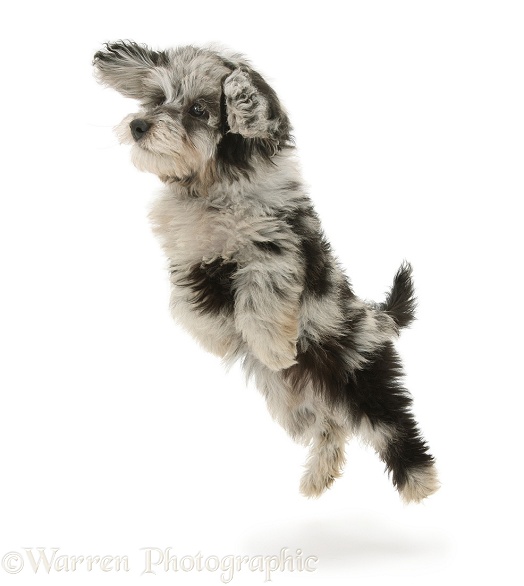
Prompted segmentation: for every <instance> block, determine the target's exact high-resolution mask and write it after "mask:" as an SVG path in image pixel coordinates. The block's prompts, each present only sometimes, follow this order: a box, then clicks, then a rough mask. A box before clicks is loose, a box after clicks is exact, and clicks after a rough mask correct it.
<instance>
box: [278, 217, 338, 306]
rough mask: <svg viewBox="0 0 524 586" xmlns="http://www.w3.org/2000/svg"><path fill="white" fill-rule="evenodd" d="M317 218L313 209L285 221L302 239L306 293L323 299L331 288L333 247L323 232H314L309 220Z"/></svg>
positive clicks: (301, 247)
mask: <svg viewBox="0 0 524 586" xmlns="http://www.w3.org/2000/svg"><path fill="white" fill-rule="evenodd" d="M311 218H316V215H315V212H314V210H313V208H312V207H308V208H305V209H302V210H298V211H296V212H295V213H293V214H292V215H287V216H285V217H284V218H283V219H284V220H285V221H286V222H287V224H288V225H289V226H290V227H291V229H292V230H293V232H294V233H295V234H296V235H297V236H298V237H299V238H300V251H301V254H302V258H303V262H304V268H305V281H304V291H305V292H306V293H309V294H310V295H315V296H317V297H322V296H323V295H325V294H326V293H328V291H329V290H330V288H331V278H330V275H331V269H332V267H331V261H330V256H331V247H330V245H329V243H328V241H327V240H326V238H325V237H324V234H322V232H319V231H316V230H312V228H311V227H310V225H309V222H308V219H309V220H310V219H311Z"/></svg>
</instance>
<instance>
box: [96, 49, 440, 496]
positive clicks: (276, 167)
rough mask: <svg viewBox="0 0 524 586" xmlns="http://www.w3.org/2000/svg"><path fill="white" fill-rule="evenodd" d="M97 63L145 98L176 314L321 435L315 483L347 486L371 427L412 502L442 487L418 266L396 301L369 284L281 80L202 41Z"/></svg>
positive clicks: (396, 287) (145, 155) (149, 156)
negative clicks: (313, 167)
mask: <svg viewBox="0 0 524 586" xmlns="http://www.w3.org/2000/svg"><path fill="white" fill-rule="evenodd" d="M94 65H95V68H96V73H97V77H98V79H99V81H101V82H102V83H104V84H106V85H108V86H110V87H112V88H114V89H116V90H118V91H119V92H120V93H121V94H123V95H124V96H126V97H129V98H134V99H135V100H138V102H139V103H140V110H139V111H138V112H137V113H135V114H131V115H129V116H127V117H126V118H125V119H124V120H123V121H122V123H121V124H120V125H119V126H118V127H117V132H118V135H119V136H120V139H121V141H122V142H123V143H126V144H130V145H132V149H131V153H132V159H133V162H134V164H135V165H136V166H137V167H138V168H139V169H141V170H143V171H149V172H151V173H154V174H156V175H157V176H158V177H159V178H160V179H161V180H162V181H163V182H164V184H165V189H164V191H163V195H162V196H161V197H160V199H159V200H158V201H157V202H156V204H155V205H154V207H153V209H152V212H151V219H152V223H153V226H154V231H155V233H156V234H157V236H158V238H159V239H160V242H161V244H162V246H163V248H164V250H165V253H166V255H167V257H168V259H169V270H170V279H171V283H172V296H171V309H172V313H173V316H174V317H175V319H176V320H177V321H178V322H179V323H180V324H181V325H182V326H184V327H185V328H186V329H187V330H188V331H189V332H190V333H191V334H192V335H193V336H194V337H195V338H196V339H197V340H198V341H199V342H200V343H201V344H202V346H204V348H206V349H207V350H209V351H210V352H213V353H214V354H217V355H218V356H220V357H221V358H223V359H224V360H225V361H226V362H231V361H235V360H237V359H241V360H242V363H243V367H244V368H245V370H246V372H247V373H248V375H250V376H253V377H254V379H255V381H256V384H257V386H258V388H259V389H260V391H261V392H262V393H263V394H264V396H265V398H266V400H267V404H268V408H269V411H270V412H271V414H272V416H273V417H274V418H275V419H276V420H277V421H278V422H279V423H280V424H281V425H282V426H283V427H284V428H285V429H286V431H287V432H288V433H289V434H290V435H291V437H292V438H293V439H295V440H296V441H298V442H301V443H303V444H304V445H309V446H310V450H311V451H310V454H309V458H308V461H307V466H306V471H305V473H304V475H303V477H302V481H301V485H300V489H301V492H302V493H303V494H304V495H306V496H308V497H314V496H319V495H320V494H322V493H323V492H324V491H325V490H326V489H327V488H328V487H330V486H331V485H332V483H333V481H334V479H335V478H337V477H339V476H340V474H341V469H342V466H343V464H344V461H345V457H344V448H345V443H346V440H347V439H348V438H349V437H350V436H351V435H353V434H358V435H360V436H361V437H362V438H363V439H364V440H365V441H366V442H368V443H369V444H370V445H371V446H372V447H373V448H374V449H375V450H376V452H377V453H378V455H379V456H380V458H381V459H382V460H383V462H384V463H385V465H386V469H387V470H388V472H389V473H391V477H392V481H393V484H394V485H395V487H396V488H397V489H398V491H399V493H400V495H401V496H402V498H403V499H404V500H405V501H406V502H410V501H420V500H422V499H423V498H425V497H427V496H428V495H430V494H432V493H433V492H434V491H435V490H436V489H437V488H438V481H437V475H436V471H435V467H434V459H433V457H432V456H431V455H430V454H429V452H428V446H427V444H426V443H425V441H424V440H423V439H422V437H421V435H420V432H419V430H418V428H417V424H416V422H415V420H414V418H413V416H412V414H411V412H410V407H411V397H410V395H409V393H408V391H407V390H406V389H405V388H403V386H402V380H401V378H402V368H401V363H400V361H399V358H398V356H397V353H396V351H395V349H394V346H393V340H394V339H395V338H396V336H398V334H399V330H400V329H401V328H403V327H405V326H407V325H408V324H409V323H410V322H411V321H412V320H413V318H414V308H415V300H414V294H413V285H412V279H411V267H410V266H409V265H408V264H403V265H402V266H401V267H400V269H399V271H398V273H397V274H396V276H395V279H394V282H393V286H392V288H391V290H390V292H389V294H388V296H387V299H386V301H385V302H384V303H381V304H372V303H368V302H364V301H362V300H360V299H359V298H358V297H357V296H356V295H355V294H354V292H353V290H352V288H351V286H350V284H349V282H348V280H347V278H346V276H345V275H344V272H343V270H342V269H341V267H340V266H339V264H338V262H337V260H336V258H335V257H334V255H333V253H332V251H331V248H330V245H329V243H328V242H327V240H326V238H325V236H324V234H323V232H322V229H321V225H320V223H319V219H318V217H317V215H316V213H315V211H314V210H313V207H312V204H311V201H310V199H309V198H308V196H307V194H306V192H305V189H304V186H303V182H302V179H301V176H300V172H299V170H298V165H297V163H296V161H295V159H294V148H293V142H292V137H291V134H290V132H291V125H290V123H289V119H288V116H287V114H286V112H285V110H284V108H283V107H282V105H281V103H280V101H279V99H278V97H277V95H276V94H275V92H274V91H273V89H272V88H271V87H270V86H269V85H268V84H267V83H266V81H265V80H264V79H263V78H262V77H261V75H260V74H258V73H257V72H256V71H254V70H253V69H252V67H251V65H250V64H249V63H248V62H247V61H245V60H244V59H243V58H242V57H240V56H238V55H224V54H221V53H219V52H217V51H213V50H210V49H205V48H196V47H192V46H188V47H182V48H178V49H169V50H166V51H153V50H151V49H149V48H148V47H146V46H144V45H138V44H136V43H134V42H129V41H126V42H115V43H108V44H106V45H105V47H104V49H103V50H101V51H99V52H97V53H96V55H95V57H94Z"/></svg>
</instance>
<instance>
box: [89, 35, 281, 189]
mask: <svg viewBox="0 0 524 586" xmlns="http://www.w3.org/2000/svg"><path fill="white" fill-rule="evenodd" d="M94 65H95V67H96V72H97V77H98V79H99V80H100V81H101V82H102V83H104V84H106V85H108V86H111V87H113V88H114V89H116V90H118V91H119V92H120V93H121V94H123V95H124V96H126V97H129V98H133V99H136V100H138V102H139V103H140V106H141V109H140V111H139V112H137V113H135V114H131V115H129V116H127V117H126V118H125V119H124V120H123V121H122V122H121V123H120V125H119V126H118V127H117V132H118V134H119V136H120V139H121V141H122V142H124V143H127V144H132V145H133V148H132V158H133V162H134V163H135V165H136V166H137V167H138V168H139V169H141V170H144V171H150V172H152V173H155V174H156V175H158V176H159V177H160V178H161V179H162V180H164V181H178V182H181V183H183V184H186V185H188V186H189V185H194V184H201V183H204V184H209V183H212V182H213V181H214V180H216V179H217V178H218V177H229V178H232V179H235V178H237V177H238V175H239V173H249V171H250V170H251V169H252V167H253V166H254V163H255V159H257V158H258V159H261V160H269V159H271V157H273V156H274V155H275V154H276V153H277V152H278V151H279V150H280V149H282V148H284V147H286V146H289V144H290V141H291V137H290V130H291V128H290V124H289V120H288V118H287V115H286V113H285V112H284V110H283V108H282V106H281V105H280V102H279V100H278V98H277V96H276V94H275V92H274V91H273V90H272V89H271V88H270V87H269V85H268V84H267V83H266V82H265V81H264V79H263V78H262V77H261V76H260V75H259V74H258V73H256V72H255V71H253V69H252V68H251V67H250V66H249V65H248V64H247V63H246V62H245V61H243V60H241V59H237V58H227V57H224V56H221V55H220V54H219V53H217V52H215V51H212V50H209V49H201V48H196V47H191V46H189V47H181V48H178V49H170V50H167V51H153V50H151V49H149V48H148V47H146V46H144V45H138V44H136V43H133V42H128V41H126V42H123V41H122V42H116V43H107V44H106V45H105V48H104V50H102V51H99V52H97V53H96V54H95V57H94Z"/></svg>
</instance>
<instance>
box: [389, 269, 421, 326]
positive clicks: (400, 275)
mask: <svg viewBox="0 0 524 586" xmlns="http://www.w3.org/2000/svg"><path fill="white" fill-rule="evenodd" d="M411 273H412V268H411V265H410V264H409V263H408V262H405V261H404V262H403V263H402V265H401V266H400V268H399V270H398V271H397V274H396V275H395V278H394V280H393V285H392V287H391V289H390V291H389V293H388V294H387V297H386V301H385V302H384V303H382V304H381V305H380V309H382V310H383V311H385V312H386V313H388V314H389V315H390V316H391V317H392V318H393V319H394V320H395V323H396V324H397V325H398V327H399V328H405V327H406V326H409V324H410V323H411V322H412V321H413V320H414V319H415V308H416V306H417V300H416V298H415V289H414V286H413V279H412V277H411Z"/></svg>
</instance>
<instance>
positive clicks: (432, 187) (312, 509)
mask: <svg viewBox="0 0 524 586" xmlns="http://www.w3.org/2000/svg"><path fill="white" fill-rule="evenodd" d="M523 30H524V19H523V14H522V4H521V3H519V2H505V1H501V0H499V1H496V2H495V1H493V2H484V1H475V2H463V1H460V0H455V1H443V0H441V1H439V2H421V1H413V2H404V1H400V2H399V1H395V2H391V1H388V2H334V1H330V0H324V1H323V2H321V3H319V5H318V6H317V7H315V8H312V7H311V6H310V5H309V3H308V2H296V3H295V2H293V3H292V2H284V1H283V0H282V1H280V2H270V1H267V0H260V2H230V1H227V0H224V1H218V2H207V1H204V0H202V1H200V2H189V1H188V2H176V1H174V0H172V1H170V2H154V1H150V2H134V1H126V2H109V1H106V2H100V1H95V0H93V1H90V2H86V3H81V4H75V3H70V2H69V3H66V2H63V3H60V2H52V1H50V2H35V1H32V2H26V3H20V2H19V3H16V4H15V6H10V7H9V8H4V17H3V26H2V35H1V37H0V44H1V56H2V57H1V58H2V69H1V73H2V92H1V94H2V96H1V101H2V104H1V105H2V108H1V126H0V128H1V131H2V134H1V140H0V149H1V150H2V155H1V159H0V160H1V161H2V181H1V184H2V187H1V198H0V255H1V256H0V263H1V264H0V267H1V270H0V279H1V286H0V300H1V303H0V344H1V354H0V356H1V358H0V360H1V369H0V386H1V410H0V446H1V447H0V454H1V466H2V467H1V470H2V473H1V474H2V476H1V484H0V491H1V492H0V556H4V555H5V554H7V553H9V552H11V551H15V552H16V551H18V552H23V548H24V547H25V548H37V547H45V548H52V547H58V548H60V551H59V554H58V555H84V556H87V555H113V556H117V555H120V556H123V555H127V556H128V557H129V559H130V565H131V568H130V571H129V572H128V573H125V572H119V573H117V572H114V571H113V572H108V573H103V572H100V571H99V570H96V569H95V570H93V571H92V572H87V571H86V570H85V568H84V569H80V570H78V571H76V572H74V573H72V572H69V573H66V572H61V573H58V572H56V571H51V573H50V575H49V576H46V575H38V576H34V575H33V572H32V570H31V568H30V567H29V564H28V561H27V558H25V568H24V569H23V570H22V571H21V572H20V573H19V574H17V575H9V574H8V573H6V572H5V571H4V570H3V569H1V568H0V582H1V583H2V584H4V583H5V584H22V583H23V584H24V585H25V584H27V585H29V586H30V585H31V584H36V583H39V584H47V583H53V584H54V583H60V584H62V583H64V584H65V583H67V584H167V583H169V584H176V583H180V584H186V583H187V584H196V583H199V584H200V583H205V584H208V583H209V584H220V583H221V582H220V575H219V572H215V573H212V572H202V573H198V572H196V571H193V572H188V573H183V572H178V573H173V572H170V573H169V572H168V573H166V572H164V571H163V569H162V568H158V569H157V570H156V572H157V573H156V575H142V576H141V572H142V570H143V569H144V552H142V551H140V548H146V547H157V548H160V549H165V548H168V547H171V548H173V551H172V554H175V555H178V556H179V557H182V556H184V555H196V554H197V553H198V552H201V554H202V555H203V557H204V558H205V557H208V556H212V555H215V556H219V557H220V556H226V555H249V556H260V555H274V554H278V553H279V552H280V550H281V549H282V548H284V547H287V548H290V550H291V552H292V553H295V552H296V550H297V549H300V550H302V552H303V553H302V557H306V556H317V557H318V564H317V569H316V571H315V572H313V573H310V574H307V573H305V572H302V573H299V572H297V571H295V572H293V573H292V572H289V571H285V572H283V573H277V574H276V575H274V577H273V582H274V583H275V584H287V583H297V582H299V581H300V583H304V584H309V583H311V584H313V583H314V584H339V583H340V584H351V583H354V584H357V583H359V584H384V583H387V584H403V585H406V584H409V585H410V584H431V585H433V584H442V583H447V584H463V583H469V584H476V583H479V582H480V581H481V580H482V579H484V580H485V582H486V583H501V584H517V583H519V581H520V580H521V579H522V575H521V573H522V566H521V564H520V563H519V559H520V557H521V552H522V539H521V535H522V522H523V518H522V483H521V476H522V472H521V470H522V450H521V446H522V433H521V429H522V416H521V410H522V392H523V385H522V377H521V363H522V331H523V330H522V327H523V323H522V321H523V320H522V313H523V310H522V284H523V283H522V276H521V275H522V264H523V263H522V249H523V246H522V235H521V231H522V213H521V211H520V205H519V204H520V200H521V199H522V196H523V187H524V185H523V184H524V180H523V171H522V163H523V154H524V148H523V145H524V132H523V131H524V83H523V79H524V78H523V66H524V59H523V56H524V42H523V38H524V35H523ZM121 38H126V39H133V40H135V41H138V42H145V43H148V44H150V45H152V46H154V47H155V48H163V47H167V46H173V45H177V44H185V43H195V44H201V43H207V42H210V41H217V42H221V43H223V44H224V45H226V46H228V47H230V48H233V49H236V50H239V51H242V52H244V53H245V54H246V55H248V56H249V57H250V59H251V61H252V62H253V64H254V66H255V67H256V68H258V69H259V70H260V71H261V72H262V73H263V74H264V75H265V76H266V77H267V79H268V80H269V82H270V83H271V84H272V85H273V87H274V88H275V89H276V90H277V92H278V93H279V95H280V97H281V99H282V101H283V102H284V104H285V105H286V107H287V109H288V111H289V112H290V116H291V119H292V122H293V123H294V128H295V132H294V134H295V136H296V142H297V145H298V150H299V154H300V157H301V160H302V165H303V169H304V175H305V178H306V181H307V183H308V184H309V186H310V193H311V196H312V198H313V200H314V202H315V205H316V207H317V210H318V212H319V214H320V215H321V217H322V219H323V223H324V227H325V230H326V232H327V234H328V236H329V238H330V240H331V242H332V244H333V246H334V248H335V250H336V252H337V254H338V256H339V258H340V259H341V261H342V262H343V264H344V265H345V267H346V268H347V272H348V274H349V275H350V277H351V280H352V282H353V285H354V287H355V290H356V291H357V293H359V294H360V295H361V296H363V297H365V298H369V299H377V300H381V299H382V298H383V295H384V292H385V291H386V290H387V288H388V287H389V285H390V284H391V280H392V277H393V274H394V272H395V271H396V269H397V267H398V265H399V264H400V262H401V261H402V259H404V258H406V259H408V260H409V261H411V262H412V264H413V266H414V271H415V273H414V276H415V284H416V287H417V293H418V297H419V310H418V321H417V322H415V324H414V326H413V327H412V328H411V329H410V330H409V331H407V332H405V333H404V334H403V336H402V338H401V340H400V342H399V344H398V346H399V350H400V351H401V353H402V355H403V357H404V360H405V366H406V370H407V385H408V386H409V388H410V389H411V390H412V391H413V394H414V399H415V400H414V409H415V413H416V416H417V418H418V420H419V421H420V425H421V428H422V430H423V432H424V434H425V436H426V437H427V439H428V441H429V443H430V445H431V449H432V451H433V453H434V454H435V456H436V457H437V461H438V468H439V471H440V475H441V481H442V488H441V490H440V492H439V493H437V494H436V495H435V496H433V497H432V498H430V499H429V500H428V501H427V502H426V503H424V504H422V505H419V506H416V505H410V506H404V505H403V504H402V503H401V501H400V499H399V498H398V496H397V494H396V493H395V491H394V490H393V488H392V486H391V484H390V483H389V481H388V479H387V477H386V475H385V474H384V472H383V464H382V463H381V462H380V461H379V460H378V458H377V457H376V456H375V455H374V454H373V453H372V451H371V450H369V449H367V448H365V447H363V446H361V445H359V444H358V443H357V442H354V443H351V444H350V445H349V446H348V450H347V456H348V463H347V466H346V472H345V475H344V477H343V478H342V479H340V480H338V481H337V482H336V484H335V486H334V487H333V489H332V490H330V491H329V493H327V494H326V495H324V496H323V497H322V498H321V499H320V500H318V501H308V500H306V499H304V498H303V497H301V496H300V495H299V493H298V482H299V478H300V475H301V473H302V465H303V462H304V460H305V456H306V451H305V450H304V448H302V447H299V446H296V445H294V444H293V443H292V441H291V440H290V439H289V438H288V437H287V436H286V435H285V433H284V432H283V431H282V430H281V429H280V428H279V427H278V426H277V425H276V424H275V423H274V422H273V421H272V420H271V419H270V416H269V415H268V413H267V411H266V408H265V405H264V402H263V399H262V397H261V396H260V395H259V394H258V392H257V391H256V389H254V388H253V387H252V386H249V387H246V386H245V384H244V381H243V378H242V375H241V373H240V372H239V371H238V370H236V369H233V370H232V371H230V372H229V373H226V372H225V371H224V369H223V368H222V366H221V364H220V362H219V361H218V359H216V358H214V357H213V356H211V355H208V354H205V353H204V352H203V351H202V350H201V349H200V348H199V347H198V346H197V344H196V343H194V342H193V340H192V339H190V338H189V336H188V335H186V334H185V333H184V332H182V331H181V330H180V329H179V328H178V327H177V326H176V325H175V324H174V323H173V322H172V320H171V317H170V315H169V311H168V296H169V287H168V278H167V271H166V270H165V260H164V258H163V257H162V254H161V252H160V249H159V247H158V245H157V243H156V242H155V240H154V239H153V236H152V234H151V232H150V228H149V225H148V220H147V213H148V209H149V205H150V202H151V200H152V198H153V197H154V196H155V192H157V191H158V189H159V187H160V183H159V181H158V180H157V179H156V178H155V177H153V176H149V175H145V174H141V173H139V172H138V171H137V170H135V169H134V167H133V166H132V165H131V163H130V161H129V157H128V151H127V147H121V146H119V145H118V143H117V140H116V138H115V137H114V135H113V133H112V127H113V126H114V125H115V124H117V123H118V122H119V121H120V119H121V118H123V117H124V116H125V115H126V114H127V113H129V112H130V111H134V106H133V104H132V102H131V101H129V100H125V99H124V98H122V97H120V96H119V95H117V94H116V93H114V92H113V91H112V90H109V89H104V88H102V87H101V86H98V85H97V84H96V82H95V81H94V79H93V77H92V71H91V69H92V68H91V59H92V55H93V53H94V52H95V51H96V50H98V49H99V48H100V46H101V43H102V42H104V41H108V40H116V39H121ZM48 553H50V549H48ZM39 574H42V570H40V571H39ZM263 582H264V576H263V575H262V574H261V573H260V572H250V571H249V570H245V569H244V570H243V571H242V572H241V573H240V574H238V575H237V576H236V577H235V578H234V580H233V582H232V583H233V584H262V583H263Z"/></svg>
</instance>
